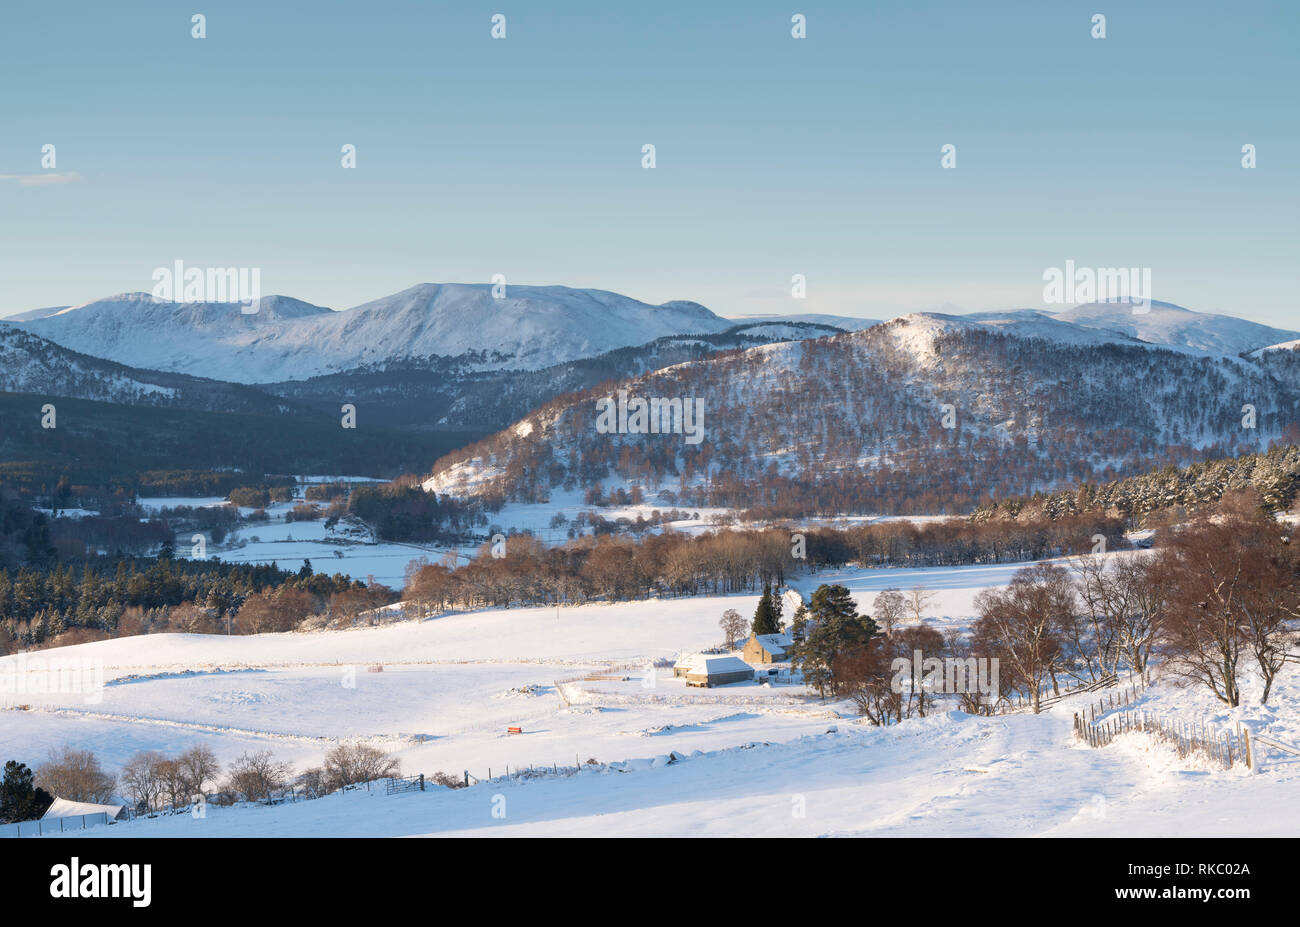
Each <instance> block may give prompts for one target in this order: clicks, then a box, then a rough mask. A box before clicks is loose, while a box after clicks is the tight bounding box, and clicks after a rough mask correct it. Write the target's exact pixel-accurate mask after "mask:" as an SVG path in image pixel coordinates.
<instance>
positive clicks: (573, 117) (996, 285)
mask: <svg viewBox="0 0 1300 927" xmlns="http://www.w3.org/2000/svg"><path fill="white" fill-rule="evenodd" d="M1097 12H1100V13H1102V14H1103V15H1105V17H1106V23H1105V26H1106V37H1105V38H1094V37H1093V36H1092V32H1093V30H1094V25H1093V21H1092V20H1093V15H1094V13H1097ZM193 13H202V14H203V15H204V16H205V17H206V23H205V25H206V37H205V38H201V39H199V38H194V37H192V34H191V32H192V29H193V24H192V21H191V15H192V14H193ZM496 13H500V14H502V15H504V16H505V26H506V37H505V38H504V39H494V38H493V37H492V36H491V30H492V22H491V20H492V16H493V15H494V14H496ZM796 13H800V14H803V15H804V16H805V17H806V32H807V37H806V38H802V39H796V38H794V37H792V35H791V30H792V21H791V20H792V16H793V15H794V14H796ZM1297 34H1300V4H1297V3H1295V2H1294V0H1285V2H1282V0H1274V2H1268V0H1264V2H1258V3H1250V4H1235V3H1226V2H1225V3H1209V2H1198V0H1180V2H1164V0H1144V2H1140V3H1138V2H1114V0H1091V2H1089V3H1086V4H1085V3H1075V2H1070V0H1033V2H1000V3H999V2H989V3H976V2H971V0H950V2H937V0H935V2H926V0H912V2H908V3H883V2H881V3H877V2H861V0H854V2H841V3H814V4H805V3H803V2H802V0H786V2H783V3H773V2H768V0H744V2H735V3H732V2H713V3H703V2H681V3H678V2H663V3H660V2H652V3H610V2H608V0H604V2H555V3H541V2H537V0H530V2H527V3H512V2H510V0H492V2H491V3H465V2H462V3H437V2H428V0H420V2H389V0H371V2H367V3H343V2H333V0H313V2H311V3H299V2H266V0H257V2H210V0H194V3H192V4H190V5H185V6H181V5H178V4H176V3H174V2H150V0H140V2H136V0H124V2H122V3H112V4H110V3H104V2H102V0H94V2H69V3H60V4H21V5H18V4H14V5H11V7H10V8H8V9H7V10H6V12H5V16H4V24H3V29H0V315H8V314H11V313H15V312H20V311H23V310H28V309H32V308H37V307H43V306H54V305H76V304H79V303H83V302H87V301H90V300H92V299H96V298H100V297H103V296H107V295H110V294H114V293H119V292H128V291H149V290H151V289H152V287H153V277H152V274H153V271H154V269H155V268H159V267H171V266H172V265H173V262H175V261H177V260H181V261H184V262H185V264H186V265H187V266H198V267H255V268H260V271H261V281H262V292H263V293H283V294H288V295H291V296H295V297H298V298H300V299H305V300H308V301H309V302H313V303H317V304H320V305H326V306H331V307H333V308H337V309H342V308H347V307H350V306H354V305H357V304H360V303H363V302H365V301H368V300H371V299H376V298H379V297H381V296H385V295H387V294H390V293H393V292H396V291H399V290H402V289H405V288H406V287H409V286H412V285H414V284H416V283H421V282H461V283H466V282H489V281H490V280H491V278H492V275H494V274H502V275H504V276H505V278H506V280H507V282H508V283H516V284H563V285H568V286H575V287H596V288H600V289H607V290H614V291H617V292H620V293H625V294H627V295H629V296H633V297H636V298H638V299H642V300H646V301H647V302H652V303H659V302H663V301H666V300H670V299H692V300H696V301H698V302H701V303H703V304H705V305H706V306H708V307H709V308H711V309H713V310H714V311H715V312H718V313H719V314H721V315H741V314H751V313H790V312H830V313H838V314H843V315H854V316H862V317H867V318H890V317H893V316H895V315H899V314H902V313H905V312H911V311H918V310H934V309H943V310H947V311H978V310H986V309H996V308H1008V307H1019V306H1040V305H1042V304H1043V288H1044V282H1043V275H1044V272H1045V271H1046V270H1047V269H1049V268H1053V267H1056V268H1060V267H1064V265H1065V262H1066V261H1067V260H1072V261H1074V262H1075V264H1076V265H1077V266H1083V267H1142V268H1149V269H1150V273H1151V279H1152V290H1153V293H1152V294H1151V295H1154V296H1155V298H1157V299H1162V300H1166V301H1169V302H1173V303H1177V304H1179V305H1182V306H1186V307H1188V308H1191V309H1196V310H1200V311H1206V312H1222V313H1227V314H1231V315H1238V316H1242V317H1246V318H1250V319H1254V320H1256V321H1259V322H1264V323H1267V324H1271V325H1275V326H1279V327H1284V328H1300V306H1298V305H1297V297H1296V293H1297V282H1298V281H1297V275H1298V274H1300V260H1297V257H1298V255H1297V244H1298V243H1300V228H1298V224H1300V219H1298V218H1297V216H1300V157H1298V155H1297V151H1298V150H1300V121H1298V119H1297V106H1296V87H1297V86H1300V80H1297V74H1296V71H1297V57H1296V55H1295V52H1294V42H1295V39H1296V36H1297ZM47 144H52V145H54V146H55V154H56V165H55V167H53V168H46V167H43V166H42V146H44V145H47ZM345 144H351V145H355V146H356V167H355V168H352V169H348V168H344V167H342V165H341V159H342V153H341V148H342V146H343V145H345ZM646 144H653V145H654V146H655V167H654V168H653V169H646V168H644V167H643V166H642V158H643V155H642V147H643V145H646ZM949 144H950V145H954V146H955V148H956V167H955V168H952V169H945V168H943V167H941V162H940V159H941V148H942V146H944V145H949ZM1245 144H1251V145H1254V146H1255V149H1256V158H1257V166H1256V167H1255V168H1254V169H1245V168H1243V167H1242V163H1241V161H1242V153H1241V149H1242V146H1243V145H1245ZM795 274H802V275H803V276H804V278H805V279H806V281H807V295H806V298H804V299H795V298H793V297H792V295H791V278H792V277H793V275H795ZM1058 308H1064V307H1058Z"/></svg>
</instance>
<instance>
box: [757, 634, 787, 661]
mask: <svg viewBox="0 0 1300 927" xmlns="http://www.w3.org/2000/svg"><path fill="white" fill-rule="evenodd" d="M754 639H755V640H757V641H758V642H759V643H760V644H761V645H762V646H763V649H764V650H766V651H767V652H768V653H770V654H772V655H773V656H776V655H777V654H784V653H785V652H786V651H787V650H789V649H790V648H791V647H792V646H794V638H792V637H791V636H790V635H789V634H755V635H754Z"/></svg>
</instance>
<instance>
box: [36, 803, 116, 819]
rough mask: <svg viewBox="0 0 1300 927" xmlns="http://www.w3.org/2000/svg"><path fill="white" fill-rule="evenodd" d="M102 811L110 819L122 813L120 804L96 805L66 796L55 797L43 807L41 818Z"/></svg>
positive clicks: (67, 816)
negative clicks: (47, 805)
mask: <svg viewBox="0 0 1300 927" xmlns="http://www.w3.org/2000/svg"><path fill="white" fill-rule="evenodd" d="M101 811H102V812H104V813H105V814H107V815H108V819H109V820H110V821H111V820H113V819H115V818H116V817H117V816H118V815H119V814H121V813H122V806H121V805H97V804H95V803H93V802H88V801H70V800H69V799H66V798H56V799H54V803H53V804H51V805H50V807H48V808H46V809H45V813H44V814H42V815H41V820H45V819H46V818H75V817H80V816H81V815H83V814H99V813H100V812H101Z"/></svg>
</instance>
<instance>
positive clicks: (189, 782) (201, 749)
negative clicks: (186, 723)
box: [176, 744, 221, 799]
mask: <svg viewBox="0 0 1300 927" xmlns="http://www.w3.org/2000/svg"><path fill="white" fill-rule="evenodd" d="M176 763H177V765H178V767H179V771H180V776H181V784H182V787H183V788H184V792H185V795H186V797H188V798H191V799H192V798H193V797H194V796H195V795H205V794H207V792H206V789H205V786H207V785H208V784H210V783H215V782H216V779H217V776H219V775H220V774H221V766H220V765H219V764H218V763H217V757H216V754H214V753H213V752H212V748H210V747H208V746H207V745H205V744H195V745H194V746H193V747H190V749H188V750H186V751H185V752H184V753H182V754H181V755H180V756H178V757H177V758H176Z"/></svg>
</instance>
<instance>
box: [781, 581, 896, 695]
mask: <svg viewBox="0 0 1300 927" xmlns="http://www.w3.org/2000/svg"><path fill="white" fill-rule="evenodd" d="M801 610H802V609H801ZM802 617H803V616H800V619H801V620H799V621H798V624H799V625H800V630H801V631H802V633H803V638H804V639H803V640H802V641H800V642H799V643H798V644H796V645H795V647H794V652H793V654H792V661H793V663H794V665H795V666H796V667H797V668H798V669H799V671H800V672H801V673H803V677H804V682H806V683H807V684H808V685H810V686H812V687H813V688H815V689H816V690H817V692H818V694H819V695H821V697H822V698H825V697H826V692H827V690H830V691H832V692H833V691H835V689H836V683H835V661H836V659H837V658H838V657H839V655H840V654H842V653H847V652H849V651H852V650H856V649H858V648H861V647H865V646H866V645H867V643H868V642H869V641H870V640H871V639H872V638H873V637H875V636H876V633H877V628H876V623H875V622H874V621H872V620H871V618H870V617H868V616H867V615H859V614H858V603H857V602H855V601H853V599H852V597H851V596H850V595H849V590H848V589H846V588H845V587H843V586H839V585H834V586H818V587H817V591H816V592H814V593H813V594H812V600H811V601H810V602H809V603H808V608H807V621H806V624H805V622H804V621H803V620H802Z"/></svg>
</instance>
